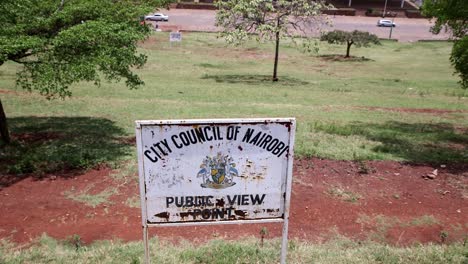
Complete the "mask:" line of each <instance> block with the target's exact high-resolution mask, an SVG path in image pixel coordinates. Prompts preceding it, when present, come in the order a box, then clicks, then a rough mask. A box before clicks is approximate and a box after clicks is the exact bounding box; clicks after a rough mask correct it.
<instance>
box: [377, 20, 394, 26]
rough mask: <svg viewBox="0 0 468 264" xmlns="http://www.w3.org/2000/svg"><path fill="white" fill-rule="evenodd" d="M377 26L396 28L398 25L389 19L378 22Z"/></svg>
mask: <svg viewBox="0 0 468 264" xmlns="http://www.w3.org/2000/svg"><path fill="white" fill-rule="evenodd" d="M377 26H378V27H396V24H395V23H393V21H391V20H388V19H380V20H379V21H377Z"/></svg>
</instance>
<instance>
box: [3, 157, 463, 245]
mask: <svg viewBox="0 0 468 264" xmlns="http://www.w3.org/2000/svg"><path fill="white" fill-rule="evenodd" d="M363 166H365V167H366V168H363ZM434 169H435V168H434V167H432V166H429V165H407V164H403V163H398V162H390V161H371V162H366V163H365V164H360V163H357V162H351V161H335V160H321V159H305V160H296V161H295V167H294V178H293V181H294V185H293V193H292V201H291V218H290V227H289V230H290V231H289V235H290V237H296V238H300V239H307V240H312V241H322V240H324V239H327V237H329V236H330V235H331V234H333V233H334V232H338V233H340V234H343V235H346V236H349V237H352V238H356V239H367V238H370V239H375V240H381V241H385V242H389V243H394V244H398V245H407V244H411V243H415V242H423V243H425V242H441V241H442V239H443V240H444V241H445V242H446V241H456V240H460V239H463V237H464V236H466V235H467V234H468V221H467V220H468V217H467V216H468V214H467V212H468V202H467V197H468V196H467V190H468V189H467V188H468V187H467V186H468V164H461V165H457V166H455V165H447V166H446V167H443V168H442V167H440V168H437V169H438V175H437V177H436V178H435V179H433V180H425V179H423V177H422V176H424V175H426V174H428V173H431V172H432V171H433V170H434ZM363 172H368V174H363ZM111 173H112V171H111V170H110V169H108V168H103V169H100V170H92V171H89V172H87V173H85V174H83V175H75V176H72V177H69V178H66V177H65V178H64V177H56V178H52V179H54V180H51V178H48V179H43V180H34V179H33V178H31V177H29V178H26V179H24V180H22V181H19V182H17V183H15V184H13V185H11V186H9V187H6V188H4V189H2V190H0V203H1V204H2V206H1V207H0V215H2V217H1V218H0V238H8V239H10V240H12V241H14V242H18V243H29V242H31V241H32V240H34V239H35V238H36V237H38V236H40V235H41V234H42V233H44V232H45V233H47V234H49V235H50V236H53V237H55V238H59V239H63V238H67V237H69V236H71V235H73V234H78V235H79V236H80V237H81V238H82V239H83V241H84V242H86V243H89V242H92V241H95V240H101V239H113V238H120V239H123V240H139V239H141V237H142V234H141V218H140V213H141V211H140V209H138V208H131V207H129V206H128V205H127V204H128V198H133V199H134V200H138V183H137V180H136V178H137V176H136V173H135V175H134V176H133V177H134V178H132V179H127V180H126V181H123V180H115V179H113V178H112V177H110V174H111ZM90 186H92V189H90ZM86 188H88V189H89V190H90V191H92V193H99V192H101V191H102V190H106V189H108V188H115V189H116V190H117V192H116V194H114V195H113V196H111V198H110V201H109V203H106V204H101V205H98V206H96V208H93V207H91V206H87V205H85V204H83V203H80V202H76V201H73V200H71V199H67V198H65V195H64V193H65V192H67V191H68V192H69V191H70V190H76V191H80V190H84V189H86ZM339 191H342V192H344V193H346V194H349V195H350V196H351V197H353V195H354V198H355V199H346V198H347V197H345V196H341V197H340V196H339V195H334V194H335V193H339ZM348 198H349V197H348ZM263 226H266V227H267V228H268V230H269V233H270V237H276V236H280V235H281V225H279V224H268V225H266V224H255V225H253V224H252V225H247V224H246V225H242V227H240V226H238V225H218V226H192V227H177V228H171V227H161V228H152V229H150V231H151V234H152V235H158V236H160V237H161V238H163V239H169V240H178V239H180V238H184V239H188V240H192V241H204V240H207V239H210V238H213V237H223V238H227V239H235V238H239V237H243V236H247V235H254V236H258V233H259V231H260V229H261V228H262V227H263ZM446 235H447V237H445V236H446Z"/></svg>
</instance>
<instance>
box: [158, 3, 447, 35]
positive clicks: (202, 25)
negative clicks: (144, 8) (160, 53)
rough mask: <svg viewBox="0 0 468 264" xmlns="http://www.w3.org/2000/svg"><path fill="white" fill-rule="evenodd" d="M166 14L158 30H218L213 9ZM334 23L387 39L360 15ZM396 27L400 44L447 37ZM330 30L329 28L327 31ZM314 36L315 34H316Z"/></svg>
mask: <svg viewBox="0 0 468 264" xmlns="http://www.w3.org/2000/svg"><path fill="white" fill-rule="evenodd" d="M164 13H167V14H168V15H169V22H160V23H159V25H160V27H161V28H162V29H163V30H164V29H170V30H177V29H178V30H189V31H218V29H217V28H216V27H215V26H214V22H215V14H216V11H213V10H192V9H171V10H164ZM329 19H331V20H332V21H333V28H335V29H341V30H346V31H352V30H355V29H356V30H362V31H368V32H371V33H373V34H376V35H377V36H379V37H380V38H388V37H389V33H390V28H380V27H377V26H376V24H377V20H378V18H375V17H361V16H355V17H351V16H336V17H333V16H329ZM394 22H395V23H396V24H397V26H396V27H395V28H393V31H392V38H393V39H398V40H399V41H402V42H409V41H417V40H423V39H424V40H440V39H447V38H448V37H449V35H448V34H445V33H441V34H439V35H433V34H432V33H430V32H429V28H430V27H431V25H432V23H430V22H429V21H428V20H427V19H409V18H398V17H397V18H395V20H394ZM330 29H332V28H330ZM315 35H317V34H315Z"/></svg>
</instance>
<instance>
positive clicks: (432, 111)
mask: <svg viewBox="0 0 468 264" xmlns="http://www.w3.org/2000/svg"><path fill="white" fill-rule="evenodd" d="M355 108H359V109H367V110H375V111H389V112H405V113H423V114H435V115H443V114H452V113H468V110H446V109H431V108H393V107H371V106H369V107H365V106H357V107H355Z"/></svg>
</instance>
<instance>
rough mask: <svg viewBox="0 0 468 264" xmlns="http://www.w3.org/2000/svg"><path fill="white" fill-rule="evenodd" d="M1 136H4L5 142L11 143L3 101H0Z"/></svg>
mask: <svg viewBox="0 0 468 264" xmlns="http://www.w3.org/2000/svg"><path fill="white" fill-rule="evenodd" d="M0 135H1V136H2V139H3V142H5V143H7V144H8V143H10V133H9V132H8V124H7V120H6V116H5V111H3V105H2V100H0Z"/></svg>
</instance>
